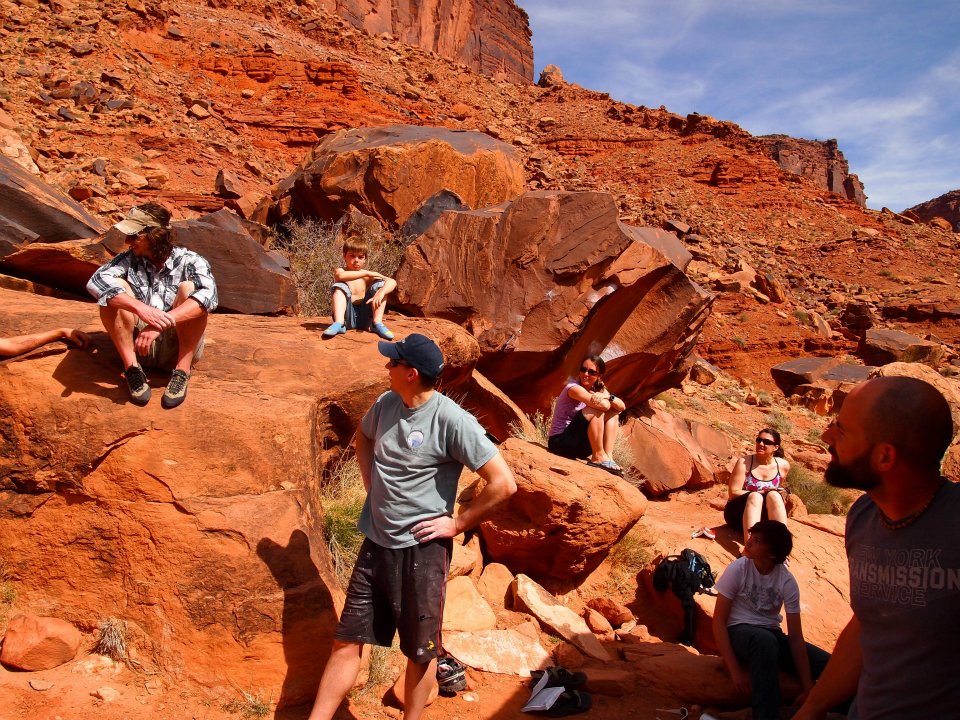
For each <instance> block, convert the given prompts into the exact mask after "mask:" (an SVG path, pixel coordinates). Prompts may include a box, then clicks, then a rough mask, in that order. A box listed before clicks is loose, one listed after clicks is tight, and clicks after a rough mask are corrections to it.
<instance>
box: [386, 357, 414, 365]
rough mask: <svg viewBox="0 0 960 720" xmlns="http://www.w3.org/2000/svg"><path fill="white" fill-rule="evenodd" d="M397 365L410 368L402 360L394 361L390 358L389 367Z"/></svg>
mask: <svg viewBox="0 0 960 720" xmlns="http://www.w3.org/2000/svg"><path fill="white" fill-rule="evenodd" d="M399 365H403V366H404V367H410V366H409V365H407V364H406V363H405V362H404V361H403V360H394V359H393V358H390V367H398V366H399Z"/></svg>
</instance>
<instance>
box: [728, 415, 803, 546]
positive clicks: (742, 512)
mask: <svg viewBox="0 0 960 720" xmlns="http://www.w3.org/2000/svg"><path fill="white" fill-rule="evenodd" d="M789 472H790V463H788V462H787V461H786V460H784V459H783V448H782V447H781V445H780V433H778V432H777V431H776V430H774V429H773V428H764V429H763V430H761V431H760V432H758V433H757V440H756V444H755V449H754V452H753V454H752V455H744V456H743V457H741V458H740V459H739V460H737V464H736V465H734V467H733V474H732V475H731V476H730V484H729V487H728V495H727V505H726V507H724V509H723V519H724V520H725V521H726V523H727V525H729V526H730V527H732V528H734V529H735V530H740V531H742V532H743V544H744V545H746V544H747V537H748V536H749V535H750V528H751V527H753V526H754V524H755V523H757V522H759V521H760V520H761V519H763V520H767V519H770V520H779V521H780V522H782V523H783V524H784V525H786V524H787V508H786V506H785V505H784V502H783V498H784V494H785V492H786V488H785V487H784V480H785V479H786V477H787V474H788V473H789Z"/></svg>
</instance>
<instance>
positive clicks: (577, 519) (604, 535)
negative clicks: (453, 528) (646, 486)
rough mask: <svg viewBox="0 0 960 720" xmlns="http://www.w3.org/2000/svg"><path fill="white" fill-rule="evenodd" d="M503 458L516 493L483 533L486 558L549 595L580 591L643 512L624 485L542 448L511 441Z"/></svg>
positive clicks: (638, 498) (640, 501)
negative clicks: (529, 579) (526, 578)
mask: <svg viewBox="0 0 960 720" xmlns="http://www.w3.org/2000/svg"><path fill="white" fill-rule="evenodd" d="M500 452H501V453H502V454H503V457H504V458H505V459H506V461H507V463H508V464H509V465H510V467H511V469H512V470H513V474H514V477H515V478H516V481H517V492H516V494H514V495H513V496H512V497H511V498H510V500H509V501H508V502H507V503H505V504H504V505H502V506H501V507H500V508H498V509H497V510H496V511H495V512H494V514H493V515H492V516H491V517H490V518H489V519H488V520H487V521H486V522H484V523H482V524H481V525H480V534H481V536H482V537H483V542H484V547H485V549H486V553H487V555H488V556H489V557H490V558H492V559H494V560H496V561H497V562H500V563H503V564H504V565H506V566H507V567H508V568H510V570H511V571H512V572H514V573H525V574H527V575H530V576H531V577H533V578H534V579H536V580H537V581H538V582H540V583H541V584H544V585H547V586H548V587H549V588H551V589H564V590H569V589H570V588H573V587H576V586H577V585H578V584H579V583H580V581H582V580H583V579H584V578H585V577H586V576H587V575H589V574H590V572H591V571H593V570H594V569H595V568H596V567H597V566H598V565H599V564H600V563H601V562H602V560H603V558H604V557H606V555H607V553H608V552H609V550H610V547H611V546H612V545H613V544H614V543H615V542H616V541H617V540H619V539H620V538H621V537H622V536H623V535H624V534H625V533H626V532H627V531H628V530H629V529H630V528H631V527H633V525H634V523H636V521H637V520H638V519H639V518H640V516H641V515H643V512H644V509H645V508H646V505H647V501H646V498H644V497H643V495H642V494H641V493H640V491H639V490H637V489H636V488H635V487H633V486H632V485H630V484H628V483H626V482H625V481H623V480H622V479H620V478H618V477H616V476H614V475H611V474H610V473H608V472H606V471H604V470H598V469H595V468H590V467H587V466H586V465H585V464H583V463H581V462H578V461H576V460H567V459H565V458H562V457H559V456H557V455H552V454H550V453H549V452H547V451H546V450H545V449H543V448H542V447H540V446H539V445H533V444H531V443H526V442H523V441H521V440H515V439H511V440H507V441H506V442H505V443H503V445H501V446H500ZM462 501H463V499H462ZM466 502H469V500H466Z"/></svg>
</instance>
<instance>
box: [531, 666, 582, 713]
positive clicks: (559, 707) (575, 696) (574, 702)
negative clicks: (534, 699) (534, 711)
mask: <svg viewBox="0 0 960 720" xmlns="http://www.w3.org/2000/svg"><path fill="white" fill-rule="evenodd" d="M582 674H583V673H580V675H582ZM591 705H593V698H591V697H590V695H589V694H588V693H585V692H580V691H579V690H564V691H563V693H562V694H561V695H560V697H558V698H557V699H556V700H555V701H554V703H553V705H551V706H550V707H549V708H548V709H546V710H543V711H541V712H540V713H538V714H540V715H543V716H544V717H566V716H567V715H579V714H580V713H583V712H586V711H587V710H589V709H590V706H591Z"/></svg>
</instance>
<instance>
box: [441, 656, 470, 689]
mask: <svg viewBox="0 0 960 720" xmlns="http://www.w3.org/2000/svg"><path fill="white" fill-rule="evenodd" d="M437 684H438V685H439V686H440V694H441V695H443V696H445V697H450V696H452V695H456V694H457V692H459V691H460V690H464V689H466V687H467V668H466V667H465V666H464V665H463V663H461V662H460V661H459V660H457V659H456V658H455V657H453V656H452V655H444V656H443V657H442V658H440V659H439V660H437Z"/></svg>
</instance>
